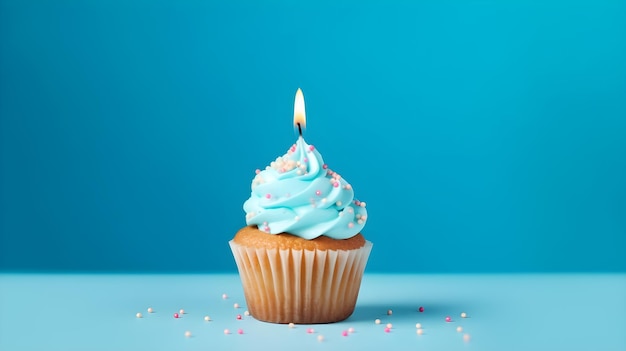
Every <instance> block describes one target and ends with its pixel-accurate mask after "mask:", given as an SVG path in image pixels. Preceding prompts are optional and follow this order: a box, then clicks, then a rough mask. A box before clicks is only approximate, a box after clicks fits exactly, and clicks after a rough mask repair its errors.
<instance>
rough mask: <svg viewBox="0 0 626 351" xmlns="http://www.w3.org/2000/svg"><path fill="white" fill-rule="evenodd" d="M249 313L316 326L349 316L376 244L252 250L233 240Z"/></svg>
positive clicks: (275, 319)
mask: <svg viewBox="0 0 626 351" xmlns="http://www.w3.org/2000/svg"><path fill="white" fill-rule="evenodd" d="M229 244H230V247H231V249H232V251H233V255H234V257H235V261H236V262H237V268H238V269H239V276H240V277H241V282H242V285H243V290H244V294H245V297H246V302H247V305H248V310H249V312H250V314H251V315H252V316H253V317H254V318H256V319H258V320H261V321H265V322H272V323H296V324H313V323H315V324H317V323H332V322H338V321H342V320H344V319H346V318H348V317H349V316H350V315H351V314H352V312H354V307H355V305H356V300H357V297H358V294H359V288H360V286H361V278H362V277H363V271H364V270H365V265H366V264H367V260H368V258H369V254H370V251H371V250H372V243H371V242H369V241H366V242H365V245H364V246H363V247H361V248H358V249H353V250H314V251H313V250H295V249H265V248H252V247H247V246H243V245H239V244H236V243H234V242H233V241H232V240H231V241H230V242H229Z"/></svg>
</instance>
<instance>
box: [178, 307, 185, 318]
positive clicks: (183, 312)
mask: <svg viewBox="0 0 626 351" xmlns="http://www.w3.org/2000/svg"><path fill="white" fill-rule="evenodd" d="M178 313H180V315H181V316H182V315H183V314H185V310H183V309H182V308H181V309H180V311H178Z"/></svg>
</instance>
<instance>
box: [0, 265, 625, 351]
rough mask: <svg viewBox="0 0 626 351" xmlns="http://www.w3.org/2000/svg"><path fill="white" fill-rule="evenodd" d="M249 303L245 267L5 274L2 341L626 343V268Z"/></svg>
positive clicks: (131, 346) (389, 286) (320, 346)
mask: <svg viewBox="0 0 626 351" xmlns="http://www.w3.org/2000/svg"><path fill="white" fill-rule="evenodd" d="M224 293H226V294H228V298H227V299H223V298H222V294H224ZM235 303H239V304H240V305H241V308H239V309H235V308H234V307H233V305H234V304H235ZM419 306H424V308H425V311H424V312H423V313H420V312H418V311H417V308H418V307H419ZM148 307H152V308H153V309H154V311H155V312H154V313H148V312H147V308H148ZM181 308H182V309H184V310H185V311H186V314H185V315H184V316H183V317H182V318H179V319H175V318H173V313H174V312H176V311H178V310H179V309H181ZM389 309H391V310H392V311H393V313H392V315H387V310H389ZM245 311H246V302H245V299H244V296H243V291H242V288H241V283H240V280H239V277H238V276H237V275H35V274H0V350H3V351H13V350H16V351H17V350H63V351H69V350H81V351H82V350H172V351H177V350H181V351H184V350H244V349H245V350H265V349H269V350H275V351H278V350H345V349H359V350H548V349H550V350H626V275H625V274H606V275H573V274H569V275H555V274H554V275H376V274H366V275H365V277H364V278H363V283H362V287H361V293H360V295H359V300H358V303H357V307H356V310H355V313H354V314H353V315H352V316H351V317H350V318H349V319H348V320H346V321H344V322H339V323H335V324H327V325H313V326H302V325H300V326H296V327H295V328H293V329H290V328H289V327H288V326H287V325H277V324H269V323H264V322H259V321H256V320H254V319H253V318H252V317H248V316H245V315H244V312H245ZM137 312H141V313H142V314H143V318H136V317H135V314H136V313H137ZM461 312H466V313H467V314H468V318H461V317H460V313H461ZM237 314H241V315H242V316H243V319H242V320H237V319H236V315H237ZM205 315H209V316H210V317H211V319H212V321H210V322H205V321H204V316H205ZM448 315H449V316H451V317H452V319H453V320H452V322H450V323H446V322H445V317H446V316H448ZM377 318H379V319H380V320H381V321H382V323H381V324H380V325H377V324H375V323H374V321H375V319H377ZM387 323H392V324H393V328H392V331H391V332H390V333H385V332H384V327H385V324H387ZM416 323H421V324H422V326H423V330H424V334H423V335H417V334H416V328H415V324H416ZM458 326H462V327H463V332H462V333H458V332H457V331H456V328H457V327H458ZM308 327H313V328H314V329H315V333H314V334H307V332H306V329H307V328H308ZM351 327H352V328H354V330H355V331H354V333H352V334H349V335H348V336H342V334H341V333H342V331H344V330H347V329H348V328H351ZM226 328H228V329H230V330H231V331H233V334H230V335H225V334H224V333H223V331H224V329H226ZM239 328H241V329H243V331H244V334H242V335H239V334H237V329H239ZM185 331H190V332H191V333H192V337H190V338H186V337H185V335H184V334H185ZM465 333H468V334H470V340H469V341H468V342H466V341H464V340H463V334H465ZM318 335H323V336H324V341H323V342H319V341H318V340H317V336H318Z"/></svg>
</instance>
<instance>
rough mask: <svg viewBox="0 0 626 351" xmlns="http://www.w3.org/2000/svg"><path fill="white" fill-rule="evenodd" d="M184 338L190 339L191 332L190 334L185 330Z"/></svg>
mask: <svg viewBox="0 0 626 351" xmlns="http://www.w3.org/2000/svg"><path fill="white" fill-rule="evenodd" d="M185 337H186V338H190V337H191V332H190V331H189V330H187V331H186V332H185Z"/></svg>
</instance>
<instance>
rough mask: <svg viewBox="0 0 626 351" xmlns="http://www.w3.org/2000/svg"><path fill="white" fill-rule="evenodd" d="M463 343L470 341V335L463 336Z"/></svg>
mask: <svg viewBox="0 0 626 351" xmlns="http://www.w3.org/2000/svg"><path fill="white" fill-rule="evenodd" d="M463 341H465V342H468V341H470V335H469V334H465V335H463Z"/></svg>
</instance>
